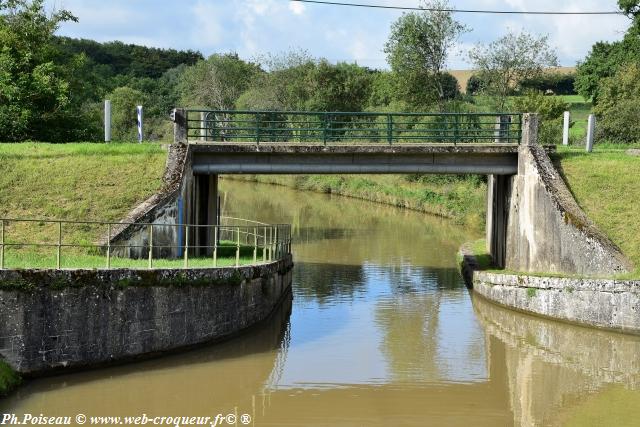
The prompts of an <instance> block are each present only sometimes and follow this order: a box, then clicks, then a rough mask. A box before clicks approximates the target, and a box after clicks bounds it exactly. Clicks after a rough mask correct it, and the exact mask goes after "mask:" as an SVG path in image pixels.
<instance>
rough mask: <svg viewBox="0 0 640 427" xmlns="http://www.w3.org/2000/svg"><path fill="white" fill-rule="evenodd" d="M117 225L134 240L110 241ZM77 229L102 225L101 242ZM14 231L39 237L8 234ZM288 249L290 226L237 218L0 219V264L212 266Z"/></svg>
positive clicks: (265, 258)
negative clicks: (201, 221) (199, 221)
mask: <svg viewBox="0 0 640 427" xmlns="http://www.w3.org/2000/svg"><path fill="white" fill-rule="evenodd" d="M231 222H241V223H243V224H242V225H234V224H230V223H231ZM224 223H227V224H224ZM123 226H135V228H136V230H135V231H134V234H135V236H137V238H135V239H133V240H137V241H139V244H117V243H114V242H113V241H112V232H113V230H114V229H115V228H116V227H123ZM79 230H80V231H83V232H84V233H85V234H86V232H87V231H89V230H94V231H96V230H97V231H100V230H102V231H103V232H104V236H105V238H104V239H103V240H104V242H101V243H87V242H85V241H83V239H82V238H79V237H78V236H77V235H78V231H79ZM12 231H13V234H12ZM167 232H168V234H169V235H173V236H181V238H179V239H178V240H179V241H180V240H183V242H182V243H178V244H175V243H173V242H172V241H167V238H166V237H165V238H164V239H160V238H159V237H161V236H163V235H164V236H167ZM16 235H19V236H32V238H34V237H39V239H38V240H31V239H29V241H23V240H14V239H12V236H16ZM207 235H208V236H210V238H209V241H211V242H212V244H209V245H206V244H202V243H200V242H199V238H200V237H202V236H207ZM195 236H198V237H195ZM289 253H291V226H290V225H288V224H264V223H260V222H255V221H249V220H243V219H238V218H228V217H222V218H221V224H220V225H191V224H165V223H124V222H98V221H64V220H39V219H11V218H3V219H0V269H9V268H13V269H16V268H55V269H58V270H59V269H62V268H106V269H111V268H122V267H127V268H149V269H151V268H155V267H161V268H212V267H218V266H221V265H219V264H220V262H221V261H225V264H226V265H235V266H239V265H250V264H260V263H268V262H272V261H275V260H279V259H282V258H283V257H284V256H286V255H287V254H289ZM8 255H12V256H11V257H9V256H8ZM47 257H52V258H54V259H55V261H53V259H47ZM65 258H66V259H65ZM156 263H161V264H162V266H157V265H156Z"/></svg>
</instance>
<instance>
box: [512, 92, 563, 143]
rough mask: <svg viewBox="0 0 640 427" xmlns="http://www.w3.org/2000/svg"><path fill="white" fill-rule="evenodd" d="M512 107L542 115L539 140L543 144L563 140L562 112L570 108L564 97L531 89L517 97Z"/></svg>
mask: <svg viewBox="0 0 640 427" xmlns="http://www.w3.org/2000/svg"><path fill="white" fill-rule="evenodd" d="M512 108H513V109H514V110H516V111H520V112H523V113H537V114H538V115H539V116H540V128H539V131H538V141H539V142H540V143H541V144H557V143H559V142H560V141H561V139H562V114H563V113H564V112H565V111H567V110H568V109H569V104H567V103H566V102H564V101H563V100H562V98H559V97H555V96H544V94H543V93H542V92H539V91H531V92H528V93H527V94H525V95H524V96H520V97H517V98H516V99H515V101H513V106H512Z"/></svg>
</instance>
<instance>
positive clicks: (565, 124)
mask: <svg viewBox="0 0 640 427" xmlns="http://www.w3.org/2000/svg"><path fill="white" fill-rule="evenodd" d="M570 124H571V113H570V112H569V111H565V112H564V114H563V115H562V145H569V125H570Z"/></svg>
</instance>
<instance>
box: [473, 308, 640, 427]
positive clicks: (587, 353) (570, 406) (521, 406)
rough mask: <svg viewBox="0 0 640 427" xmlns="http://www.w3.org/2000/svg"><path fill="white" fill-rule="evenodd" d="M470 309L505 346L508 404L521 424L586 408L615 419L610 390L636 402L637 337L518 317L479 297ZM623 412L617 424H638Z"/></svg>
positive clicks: (559, 419)
mask: <svg viewBox="0 0 640 427" xmlns="http://www.w3.org/2000/svg"><path fill="white" fill-rule="evenodd" d="M473 305H474V309H475V311H476V314H477V316H478V318H479V319H480V321H481V322H482V324H483V327H484V329H485V332H486V334H487V335H489V336H492V337H496V338H497V339H498V340H500V342H501V343H503V345H504V347H505V354H506V357H505V367H504V369H505V372H506V376H507V381H508V384H507V385H508V389H509V395H510V396H509V401H510V406H511V408H512V410H513V413H514V419H515V420H516V421H518V423H519V424H520V425H527V426H534V425H560V424H563V423H570V422H571V421H570V420H573V419H574V418H575V416H579V414H580V413H582V412H584V411H587V410H589V409H591V410H594V409H595V410H600V411H605V412H606V414H610V415H611V416H612V417H614V416H615V410H616V408H615V407H614V406H613V402H611V401H609V400H610V399H609V397H608V396H607V395H608V393H610V389H611V387H612V386H615V387H617V390H626V392H624V393H622V395H623V396H624V399H626V400H627V403H629V404H635V405H636V407H637V404H640V393H638V389H639V388H640V360H639V359H638V354H640V338H639V337H634V336H628V335H622V334H617V333H610V332H606V331H599V330H595V329H590V328H584V327H580V326H574V325H569V324H565V323H561V322H556V321H551V320H546V319H542V318H538V317H534V316H528V315H524V314H521V313H516V312H514V311H512V310H508V309H505V308H502V307H499V306H496V305H495V304H492V303H489V302H487V301H486V300H484V299H483V298H481V297H474V298H473ZM618 393H620V392H618ZM587 397H588V398H590V399H591V400H586V401H585V398H587ZM608 401H609V402H608ZM585 402H587V403H586V406H585ZM598 402H599V404H600V408H598ZM603 403H604V404H603ZM625 413H626V415H624V416H623V417H622V418H620V419H619V423H622V424H623V425H637V420H638V419H637V418H633V417H632V416H631V414H630V413H628V412H627V409H625ZM592 415H594V414H592ZM601 415H604V413H601ZM594 419H597V417H596V418H594ZM601 419H602V418H601ZM612 419H613V418H612ZM625 420H626V421H625ZM584 422H587V420H581V424H583V425H584ZM607 424H608V425H612V424H609V422H608V423H607ZM589 425H598V424H589ZM617 425H620V424H617Z"/></svg>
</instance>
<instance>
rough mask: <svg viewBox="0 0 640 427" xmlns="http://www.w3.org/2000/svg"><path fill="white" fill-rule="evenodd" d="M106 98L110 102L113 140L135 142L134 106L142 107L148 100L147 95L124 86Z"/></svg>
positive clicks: (135, 122)
mask: <svg viewBox="0 0 640 427" xmlns="http://www.w3.org/2000/svg"><path fill="white" fill-rule="evenodd" d="M108 98H109V99H110V100H111V129H112V130H111V134H112V136H113V139H114V140H120V141H134V140H136V139H137V132H138V131H137V123H138V119H137V115H136V106H138V105H143V106H144V105H145V104H146V101H147V100H148V98H147V95H145V94H144V93H143V92H141V91H139V90H136V89H132V88H130V87H126V86H124V87H119V88H116V89H115V90H114V91H113V92H111V93H110V94H109V95H108ZM143 130H144V128H143Z"/></svg>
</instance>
